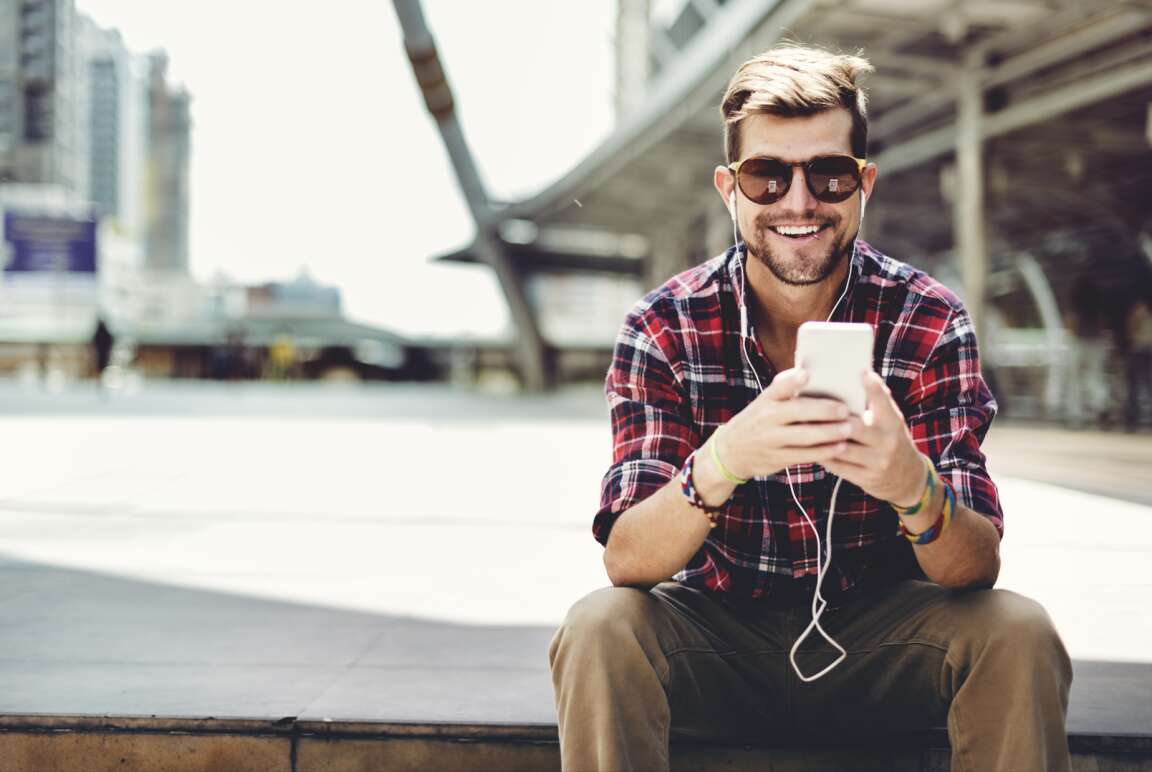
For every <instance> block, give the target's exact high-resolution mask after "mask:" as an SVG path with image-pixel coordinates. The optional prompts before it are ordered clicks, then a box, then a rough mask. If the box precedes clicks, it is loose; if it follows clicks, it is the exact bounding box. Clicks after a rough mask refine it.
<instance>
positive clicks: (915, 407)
mask: <svg viewBox="0 0 1152 772" xmlns="http://www.w3.org/2000/svg"><path fill="white" fill-rule="evenodd" d="M904 407H905V417H906V418H907V420H908V428H909V430H910V431H911V433H912V439H913V440H914V441H915V442H916V445H917V446H918V447H919V449H920V450H921V451H923V452H924V453H926V454H927V455H928V457H929V458H931V459H932V460H934V461H935V462H936V468H937V469H938V470H939V471H940V474H941V476H942V477H945V478H947V480H948V482H950V483H951V484H952V487H953V489H954V490H955V491H956V497H957V499H958V500H959V502H960V503H962V504H964V505H965V506H967V507H968V508H969V509H972V510H974V511H975V512H978V513H979V514H981V515H983V516H985V517H986V518H988V519H989V520H990V521H991V522H992V524H993V525H995V526H996V531H997V532H998V533H999V534H1000V536H1001V537H1003V535H1004V512H1003V510H1002V509H1001V506H1000V496H999V493H998V491H997V489H996V484H995V483H993V482H992V478H991V477H990V476H989V474H988V469H987V463H986V459H985V456H984V453H983V451H982V450H981V448H980V444H981V443H982V442H983V441H984V436H985V435H986V434H987V433H988V428H989V427H990V426H991V424H992V419H993V418H994V417H995V416H996V410H997V405H996V400H995V398H994V397H993V396H992V392H991V390H990V389H989V388H988V385H987V383H985V381H984V377H983V376H982V375H981V373H980V357H979V353H978V351H977V344H976V332H975V329H974V328H973V326H972V322H971V319H970V317H969V316H968V312H967V311H965V310H964V309H963V307H959V308H956V309H953V312H952V314H951V316H950V317H949V319H948V322H947V324H946V325H945V327H944V329H943V332H942V333H941V335H940V336H939V338H938V340H937V341H936V344H935V346H934V347H933V348H932V352H931V354H930V355H929V357H928V359H927V361H926V362H925V365H924V367H923V369H922V370H921V371H920V373H919V375H918V376H917V377H916V379H915V380H914V381H913V382H912V384H911V386H910V388H909V389H908V392H907V403H906V404H905V406H904Z"/></svg>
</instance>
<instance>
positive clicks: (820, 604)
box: [732, 191, 866, 683]
mask: <svg viewBox="0 0 1152 772" xmlns="http://www.w3.org/2000/svg"><path fill="white" fill-rule="evenodd" d="M736 198H737V196H736V195H735V192H734V193H733V196H732V242H733V246H734V247H735V248H736V255H735V257H736V260H737V261H739V259H740V240H739V236H738V235H737V230H736ZM865 203H866V198H865V196H864V193H863V191H861V193H860V228H857V230H856V236H855V237H853V239H852V257H851V258H850V259H849V263H848V276H847V278H846V279H845V280H844V289H843V291H841V293H840V297H839V298H837V300H836V303H835V304H833V306H832V310H831V311H830V312H829V314H828V318H827V319H826V320H825V321H832V317H833V316H834V315H835V314H836V309H837V308H839V307H840V302H841V301H842V300H844V297H845V296H846V295H847V294H848V287H849V286H850V285H851V283H852V268H853V267H854V266H855V264H856V246H857V239H858V237H859V235H860V229H861V228H863V227H864V205H865ZM744 253H745V256H744V260H745V264H744V266H742V267H741V271H740V354H741V356H742V357H743V359H744V361H745V363H746V364H747V365H748V369H749V370H751V371H752V377H753V378H754V379H755V380H756V387H757V388H758V389H759V391H760V392H761V393H763V391H764V384H762V383H761V382H760V376H759V375H758V374H757V373H756V368H755V367H753V366H752V361H751V359H750V358H749V357H748V351H747V349H746V348H745V346H746V344H747V329H748V310H747V309H748V303H747V289H748V279H747V272H748V265H747V261H748V257H749V253H748V245H747V244H745V245H744ZM784 474H785V475H786V476H787V478H788V490H789V491H790V492H791V494H792V500H793V501H794V502H795V503H796V506H797V507H798V508H799V510H800V513H801V514H802V515H803V516H804V520H805V521H806V522H807V523H808V527H810V528H811V529H812V533H813V535H814V536H815V537H816V590H815V592H813V593H812V621H811V622H809V623H808V626H807V627H805V628H804V632H802V633H801V634H800V636H799V637H798V638H797V639H796V642H795V643H793V644H792V648H791V650H790V651H789V653H788V660H789V662H790V663H791V664H792V670H793V671H795V673H796V676H797V677H798V678H799V679H800V680H801V681H803V682H804V683H811V682H813V681H815V680H817V679H819V678H823V677H824V676H825V675H827V674H828V673H830V672H832V670H833V669H834V668H835V667H836V666H837V665H839V664H840V663H841V662H843V661H844V660H845V659H846V658H847V656H848V652H847V651H845V649H844V647H843V646H841V645H840V644H839V643H838V642H837V641H836V640H835V639H834V638H833V637H832V636H831V635H829V634H828V631H827V630H825V629H824V627H823V625H821V624H820V617H821V616H823V615H824V611H825V609H827V608H828V601H827V600H826V599H825V598H824V595H823V594H822V592H821V589H822V587H823V584H824V577H825V576H826V575H827V573H828V569H829V568H830V567H831V565H832V520H833V518H834V517H835V516H836V499H837V496H838V495H839V493H840V483H842V482H843V481H844V479H843V478H841V477H837V479H836V485H835V487H834V488H833V489H832V498H831V500H830V501H829V505H828V519H827V521H826V534H825V539H824V541H825V545H821V543H820V529H819V528H817V527H816V523H815V521H813V520H812V518H811V517H809V516H808V510H807V509H805V508H804V506H803V505H802V504H801V503H800V498H799V496H797V494H796V488H795V487H793V484H792V470H791V468H790V467H784ZM824 546H826V547H827V549H824ZM825 552H826V553H827V557H826V558H825V557H823V556H824V554H825ZM813 630H816V631H817V632H819V633H820V636H821V637H822V638H823V639H824V640H825V641H827V642H828V643H830V644H832V646H833V647H834V648H835V649H836V650H837V651H839V652H840V656H838V657H837V658H836V659H835V660H833V661H832V663H831V664H830V665H828V666H827V667H825V668H824V669H823V670H821V671H820V672H819V673H816V674H815V675H811V676H806V675H804V673H802V672H801V670H800V666H799V665H798V664H797V663H796V653H797V652H798V651H799V650H800V646H801V644H803V643H804V641H805V640H807V638H808V636H809V635H811V634H812V631H813Z"/></svg>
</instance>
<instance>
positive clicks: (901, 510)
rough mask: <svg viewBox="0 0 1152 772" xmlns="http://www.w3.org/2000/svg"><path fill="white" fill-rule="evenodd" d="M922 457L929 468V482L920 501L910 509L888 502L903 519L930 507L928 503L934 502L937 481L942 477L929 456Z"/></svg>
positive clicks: (925, 485)
mask: <svg viewBox="0 0 1152 772" xmlns="http://www.w3.org/2000/svg"><path fill="white" fill-rule="evenodd" d="M921 457H922V458H923V459H924V466H926V467H928V470H927V471H928V480H927V481H926V482H925V483H924V492H923V493H921V494H920V500H919V501H917V502H916V503H915V504H913V505H912V506H910V507H902V506H900V505H899V504H896V503H894V502H891V501H889V502H888V503H889V504H890V505H891V507H892V509H894V510H896V514H898V515H900V516H901V517H907V516H909V515H914V514H916V513H917V512H919V511H920V510H921V509H923V508H924V507H926V506H928V502H929V501H931V500H932V496H933V495H935V493H936V481H937V480H939V479H940V475H939V473H937V471H936V465H935V464H933V463H932V461H931V460H930V459H929V458H928V456H923V455H922V456H921Z"/></svg>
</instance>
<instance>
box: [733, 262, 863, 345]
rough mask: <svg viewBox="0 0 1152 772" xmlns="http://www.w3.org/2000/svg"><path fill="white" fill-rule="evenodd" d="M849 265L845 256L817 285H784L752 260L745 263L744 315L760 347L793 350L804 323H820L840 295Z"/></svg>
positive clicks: (766, 269)
mask: <svg viewBox="0 0 1152 772" xmlns="http://www.w3.org/2000/svg"><path fill="white" fill-rule="evenodd" d="M851 264H852V261H851V259H850V257H849V256H848V255H845V257H844V259H843V260H841V262H840V265H838V266H837V267H836V270H834V271H833V272H832V273H831V274H829V275H828V277H827V278H826V279H824V280H823V281H822V282H820V283H818V284H804V285H794V284H785V283H784V282H782V281H780V280H779V279H777V278H776V276H775V275H773V273H772V272H771V271H770V270H768V268H767V267H765V266H764V264H763V263H761V262H760V261H759V260H757V259H756V258H755V257H752V256H749V257H748V259H747V262H746V263H745V271H746V274H745V276H746V279H747V287H748V298H747V301H746V302H747V303H748V304H749V305H748V313H749V317H750V318H751V320H752V326H753V329H754V330H755V331H756V333H757V334H758V335H759V336H760V339H761V343H765V344H768V345H787V346H789V347H791V346H793V345H794V343H795V340H796V331H797V329H798V328H799V327H800V325H801V324H803V323H804V322H808V321H819V322H823V321H824V320H826V319H827V318H828V316H829V315H830V314H831V313H832V309H833V307H834V306H835V305H836V302H837V301H838V300H839V299H840V295H841V294H842V293H843V292H844V282H845V281H846V280H847V277H848V271H849V269H850V267H851Z"/></svg>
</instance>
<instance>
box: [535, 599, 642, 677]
mask: <svg viewBox="0 0 1152 772" xmlns="http://www.w3.org/2000/svg"><path fill="white" fill-rule="evenodd" d="M655 603H656V600H655V599H654V598H653V597H652V596H651V594H650V593H649V592H648V591H646V590H640V589H637V588H634V587H603V588H601V589H599V590H595V591H593V592H590V593H588V594H587V595H585V596H584V597H583V598H581V599H580V600H578V601H576V603H574V604H573V605H572V607H571V608H570V609H569V610H568V614H567V615H566V616H565V618H564V622H563V623H562V624H561V625H560V629H559V630H557V631H556V634H555V635H554V636H553V637H552V642H551V644H550V645H549V648H548V660H549V664H550V666H551V667H552V668H553V669H555V667H556V663H557V659H558V657H559V656H560V654H561V652H562V651H565V650H572V649H579V650H581V651H582V652H583V654H582V656H581V658H582V659H583V658H584V657H595V656H597V654H598V653H599V654H604V655H610V654H611V653H612V652H613V651H618V650H619V647H621V646H628V645H635V643H636V642H637V641H646V640H648V639H653V640H654V631H653V630H652V612H653V610H654V604H655Z"/></svg>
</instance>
